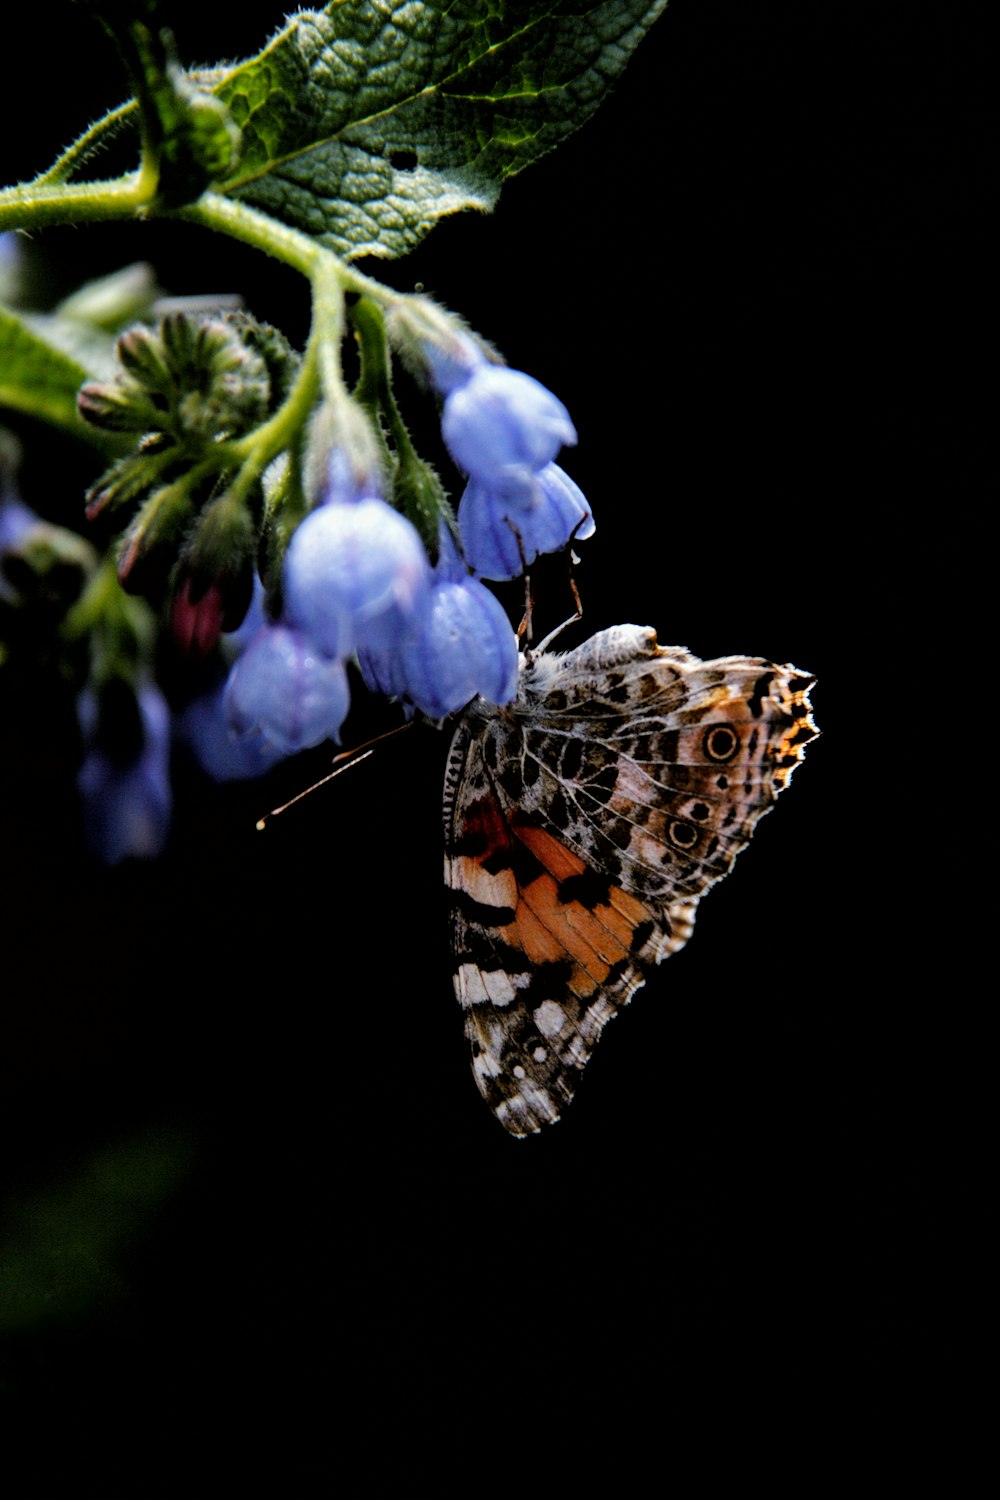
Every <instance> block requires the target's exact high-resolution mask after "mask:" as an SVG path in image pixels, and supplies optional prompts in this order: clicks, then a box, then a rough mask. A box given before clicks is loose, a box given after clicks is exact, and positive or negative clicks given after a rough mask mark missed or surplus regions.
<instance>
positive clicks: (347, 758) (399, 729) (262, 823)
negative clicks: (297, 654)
mask: <svg viewBox="0 0 1000 1500" xmlns="http://www.w3.org/2000/svg"><path fill="white" fill-rule="evenodd" d="M413 724H414V720H413V719H410V720H409V721H408V722H407V723H406V724H397V725H396V727H395V729H387V730H386V731H385V733H384V734H377V735H375V737H374V739H370V740H365V742H364V744H363V745H355V746H354V748H353V749H351V750H341V752H340V754H339V755H335V756H334V757H333V765H334V769H333V770H332V771H328V772H327V774H326V775H325V776H321V777H320V779H319V781H314V782H313V784H312V786H307V787H306V788H305V789H304V790H303V791H301V792H296V794H295V796H294V797H292V798H291V799H290V800H289V801H288V802H283V803H282V804H281V806H280V807H272V808H271V811H270V812H267V813H265V814H264V816H263V817H262V818H258V819H257V825H256V826H257V832H258V833H263V831H264V829H265V828H266V827H267V824H268V823H269V822H270V820H271V819H272V818H276V817H277V816H278V814H279V813H283V812H287V811H288V809H289V808H290V807H294V806H295V804H296V802H301V801H302V799H303V797H308V796H309V795H310V793H312V792H318V791H319V789H320V787H321V786H326V784H327V782H328V781H333V779H334V778H335V777H336V776H343V774H344V772H345V771H353V769H354V767H355V766H358V765H360V764H361V762H362V761H363V760H367V759H368V757H369V755H374V754H375V747H376V746H377V745H380V744H381V743H382V741H383V740H391V739H392V738H393V737H394V736H395V735H397V734H402V733H403V731H404V730H405V729H412V728H413ZM340 762H345V764H343V765H342V764H340Z"/></svg>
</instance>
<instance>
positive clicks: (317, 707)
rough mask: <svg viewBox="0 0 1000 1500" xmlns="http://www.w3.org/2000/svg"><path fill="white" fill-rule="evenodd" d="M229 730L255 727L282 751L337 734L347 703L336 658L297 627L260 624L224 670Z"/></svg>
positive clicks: (250, 730) (244, 732)
mask: <svg viewBox="0 0 1000 1500" xmlns="http://www.w3.org/2000/svg"><path fill="white" fill-rule="evenodd" d="M224 701H225V709H226V715H227V718H228V720H229V723H230V726H231V727H232V729H233V732H234V733H235V734H237V735H241V736H242V735H249V734H253V733H255V732H259V733H260V734H262V735H264V737H265V738H266V739H268V740H270V741H271V742H272V744H274V745H276V746H277V747H278V748H279V749H280V750H282V751H284V752H285V754H289V755H290V754H291V753H292V752H293V751H295V750H303V749H305V748H307V747H308V746H310V745H318V744H319V743H320V742H321V741H322V740H325V739H332V740H336V739H338V737H339V735H340V726H341V725H342V724H343V722H344V719H345V717H346V715H347V709H348V706H349V704H350V689H349V687H348V684H347V672H346V671H345V669H344V664H343V662H342V661H340V660H337V659H334V660H331V659H329V658H328V657H325V656H323V655H322V654H321V653H320V652H319V651H317V650H316V648H315V646H314V645H313V643H312V642H311V641H310V640H309V638H308V636H306V635H305V634H304V633H303V632H302V631H301V630H295V629H292V628H291V627H290V626H287V625H265V626H264V627H263V629H262V630H260V631H258V633H257V635H256V636H255V637H254V639H253V640H252V641H251V643H250V645H249V646H248V647H247V649H246V651H245V652H244V653H243V655H242V656H241V657H240V659H239V661H237V663H236V664H235V666H234V667H233V669H232V671H231V672H230V674H229V680H228V682H227V683H226V689H225V699H224Z"/></svg>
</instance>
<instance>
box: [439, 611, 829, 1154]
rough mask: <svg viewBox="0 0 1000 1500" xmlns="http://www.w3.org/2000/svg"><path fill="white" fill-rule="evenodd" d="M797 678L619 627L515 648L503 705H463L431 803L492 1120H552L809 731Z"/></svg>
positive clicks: (531, 1125) (674, 946)
mask: <svg viewBox="0 0 1000 1500" xmlns="http://www.w3.org/2000/svg"><path fill="white" fill-rule="evenodd" d="M811 683H812V679H811V678H810V677H808V676H807V675H805V674H802V673H800V672H798V671H797V670H796V669H795V668H794V667H789V666H776V665H775V664H774V663H772V662H769V661H765V660H763V659H762V658H755V657H742V656H730V657H723V658H720V659H718V660H715V661H701V660H699V659H698V658H697V657H695V656H692V655H691V654H690V653H689V652H687V651H685V650H683V649H682V648H679V647H661V646H659V645H658V644H657V641H656V634H655V631H653V630H651V629H649V628H648V627H643V626H636V625H619V626H614V627H612V628H611V629H610V630H605V631H601V632H599V633H598V634H597V635H595V636H593V637H592V638H591V639H590V640H588V641H585V642H584V643H583V644H582V645H581V646H578V647H577V648H576V649H575V650H574V651H570V652H567V653H565V654H563V653H555V652H542V653H538V654H535V655H528V654H526V655H525V657H524V658H523V659H522V663H521V671H520V679H519V686H518V692H517V696H516V698H515V699H514V701H513V702H512V703H511V704H509V705H507V707H505V708H496V707H495V706H493V705H491V704H486V703H483V702H482V700H479V699H477V700H474V702H473V703H472V704H470V705H469V707H468V708H467V709H466V710H465V711H464V713H463V715H462V718H461V720H460V722H459V725H458V728H457V730H456V733H455V737H454V740H453V742H452V747H451V751H450V754H449V758H448V767H447V772H446V777H445V798H444V821H445V879H446V883H447V885H448V887H449V889H450V891H451V895H452V902H453V909H452V940H453V946H454V954H455V964H456V978H455V988H456V994H457V997H458V1000H459V1003H460V1004H461V1006H462V1008H463V1010H464V1012H465V1029H466V1034H467V1036H468V1037H469V1040H470V1043H471V1045H472V1052H473V1071H474V1073H475V1076H476V1081H477V1083H478V1085H479V1089H480V1092H481V1093H482V1094H483V1097H484V1098H485V1099H486V1101H487V1103H488V1104H489V1105H490V1107H491V1108H492V1109H493V1110H494V1112H495V1114H496V1115H497V1118H498V1119H499V1120H500V1122H501V1124H503V1125H504V1127H505V1128H506V1129H507V1130H508V1131H510V1133H511V1134H514V1135H524V1134H528V1133H531V1132H533V1131H536V1130H538V1129H539V1128H540V1127H541V1126H542V1125H543V1124H545V1123H547V1122H550V1121H554V1120H556V1119H558V1118H559V1115H560V1113H561V1111H562V1109H563V1108H564V1106H565V1105H566V1104H567V1103H568V1102H569V1100H570V1099H571V1098H572V1097H573V1093H574V1091H575V1087H576V1081H577V1079H578V1077H579V1073H580V1071H581V1069H582V1068H583V1067H584V1065H585V1064H586V1062H587V1059H588V1058H589V1057H590V1054H591V1052H592V1050H593V1047H594V1045H595V1043H596V1041H597V1038H598V1037H599V1035H600V1033H601V1030H602V1029H603V1027H604V1026H605V1024H606V1023H607V1021H609V1020H610V1019H611V1017H612V1016H613V1015H615V1014H616V1013H617V1011H618V1010H619V1009H620V1008H621V1006H622V1005H624V1004H626V1003H627V1002H628V1000H629V999H630V998H631V996H632V995H633V994H634V992H635V990H636V989H638V988H639V987H640V985H642V984H643V983H644V981H645V977H646V974H647V972H648V970H649V969H650V968H651V967H652V966H653V965H655V964H657V963H659V962H661V961H662V960H663V959H664V958H666V957H668V956H669V955H670V954H671V953H675V952H676V951H677V950H678V949H679V948H681V947H682V946H683V945H684V943H685V942H686V941H687V939H688V938H689V937H690V935H691V930H692V927H693V923H694V916H695V911H696V908H697V904H698V901H699V899H700V897H701V896H702V894H703V893H704V892H705V891H706V890H707V889H708V888H709V887H710V886H711V885H713V884H714V883H715V882H716V881H717V880H720V879H721V878H722V877H723V876H724V875H726V874H728V872H729V870H730V868H731V867H732V864H733V860H734V859H735V857H736V855H737V854H738V853H739V852H740V850H741V849H742V848H744V847H745V845H746V843H747V842H748V840H749V838H750V836H751V834H752V832H753V829H754V826H755V824H756V822H757V820H758V819H759V818H760V817H761V816H763V814H765V813H766V812H768V811H769V810H770V808H771V806H772V805H773V802H774V799H775V797H776V796H777V794H778V793H779V792H780V791H781V790H782V789H783V788H784V786H785V785H787V782H788V778H789V776H790V775H791V772H792V770H793V769H794V767H795V766H796V765H797V764H798V762H799V760H800V759H801V755H802V749H803V746H804V745H805V744H807V743H808V741H809V740H811V739H812V738H814V736H815V734H816V729H815V726H814V725H813V722H812V719H811V718H810V713H809V700H808V690H809V687H810V686H811Z"/></svg>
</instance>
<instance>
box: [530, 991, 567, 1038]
mask: <svg viewBox="0 0 1000 1500" xmlns="http://www.w3.org/2000/svg"><path fill="white" fill-rule="evenodd" d="M565 1020H566V1015H565V1012H564V1011H563V1008H562V1006H561V1005H557V1004H556V1002H555V1000H543V1001H542V1003H541V1005H540V1006H539V1007H538V1009H537V1010H536V1011H535V1012H534V1022H535V1025H536V1026H537V1027H538V1029H539V1031H540V1032H541V1033H542V1036H558V1035H559V1033H560V1031H562V1029H563V1024H564V1022H565Z"/></svg>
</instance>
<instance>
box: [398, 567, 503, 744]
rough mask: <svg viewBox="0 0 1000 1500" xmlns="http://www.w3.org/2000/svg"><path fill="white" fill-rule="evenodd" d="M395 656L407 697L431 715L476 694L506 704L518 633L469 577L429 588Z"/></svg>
mask: <svg viewBox="0 0 1000 1500" xmlns="http://www.w3.org/2000/svg"><path fill="white" fill-rule="evenodd" d="M400 657H401V660H402V663H403V667H404V671H405V674H406V693H407V696H408V697H409V698H410V699H411V701H412V702H413V703H415V704H416V706H417V707H418V708H419V709H421V710H422V711H423V712H424V713H425V714H427V715H428V716H429V717H430V718H432V719H443V718H445V717H446V716H447V715H448V714H451V713H455V712H456V710H457V709H460V708H464V706H465V704H466V703H468V702H469V701H470V700H471V699H472V698H474V697H476V695H477V694H479V695H481V696H482V697H483V698H486V699H487V700H488V701H489V702H491V703H509V702H510V701H511V699H512V698H513V697H514V694H515V692H516V690H517V637H516V636H515V634H514V632H513V630H512V629H511V626H510V622H509V620H508V619H507V616H506V614H505V613H504V610H503V608H502V606H501V604H500V602H499V600H497V599H495V598H494V597H493V595H492V594H491V593H490V592H489V590H488V589H487V588H485V587H484V585H483V584H481V583H479V582H477V581H476V580H475V579H473V578H466V579H465V580H464V581H462V582H460V583H452V582H444V583H440V584H438V585H437V586H436V587H435V588H434V590H433V592H432V594H431V600H430V604H429V606H428V608H427V609H426V610H425V611H424V613H423V615H422V616H421V618H420V621H419V623H418V625H417V628H416V630H415V631H414V632H413V634H412V635H411V636H409V637H408V638H407V639H406V640H404V641H403V642H402V644H401V646H400Z"/></svg>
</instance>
